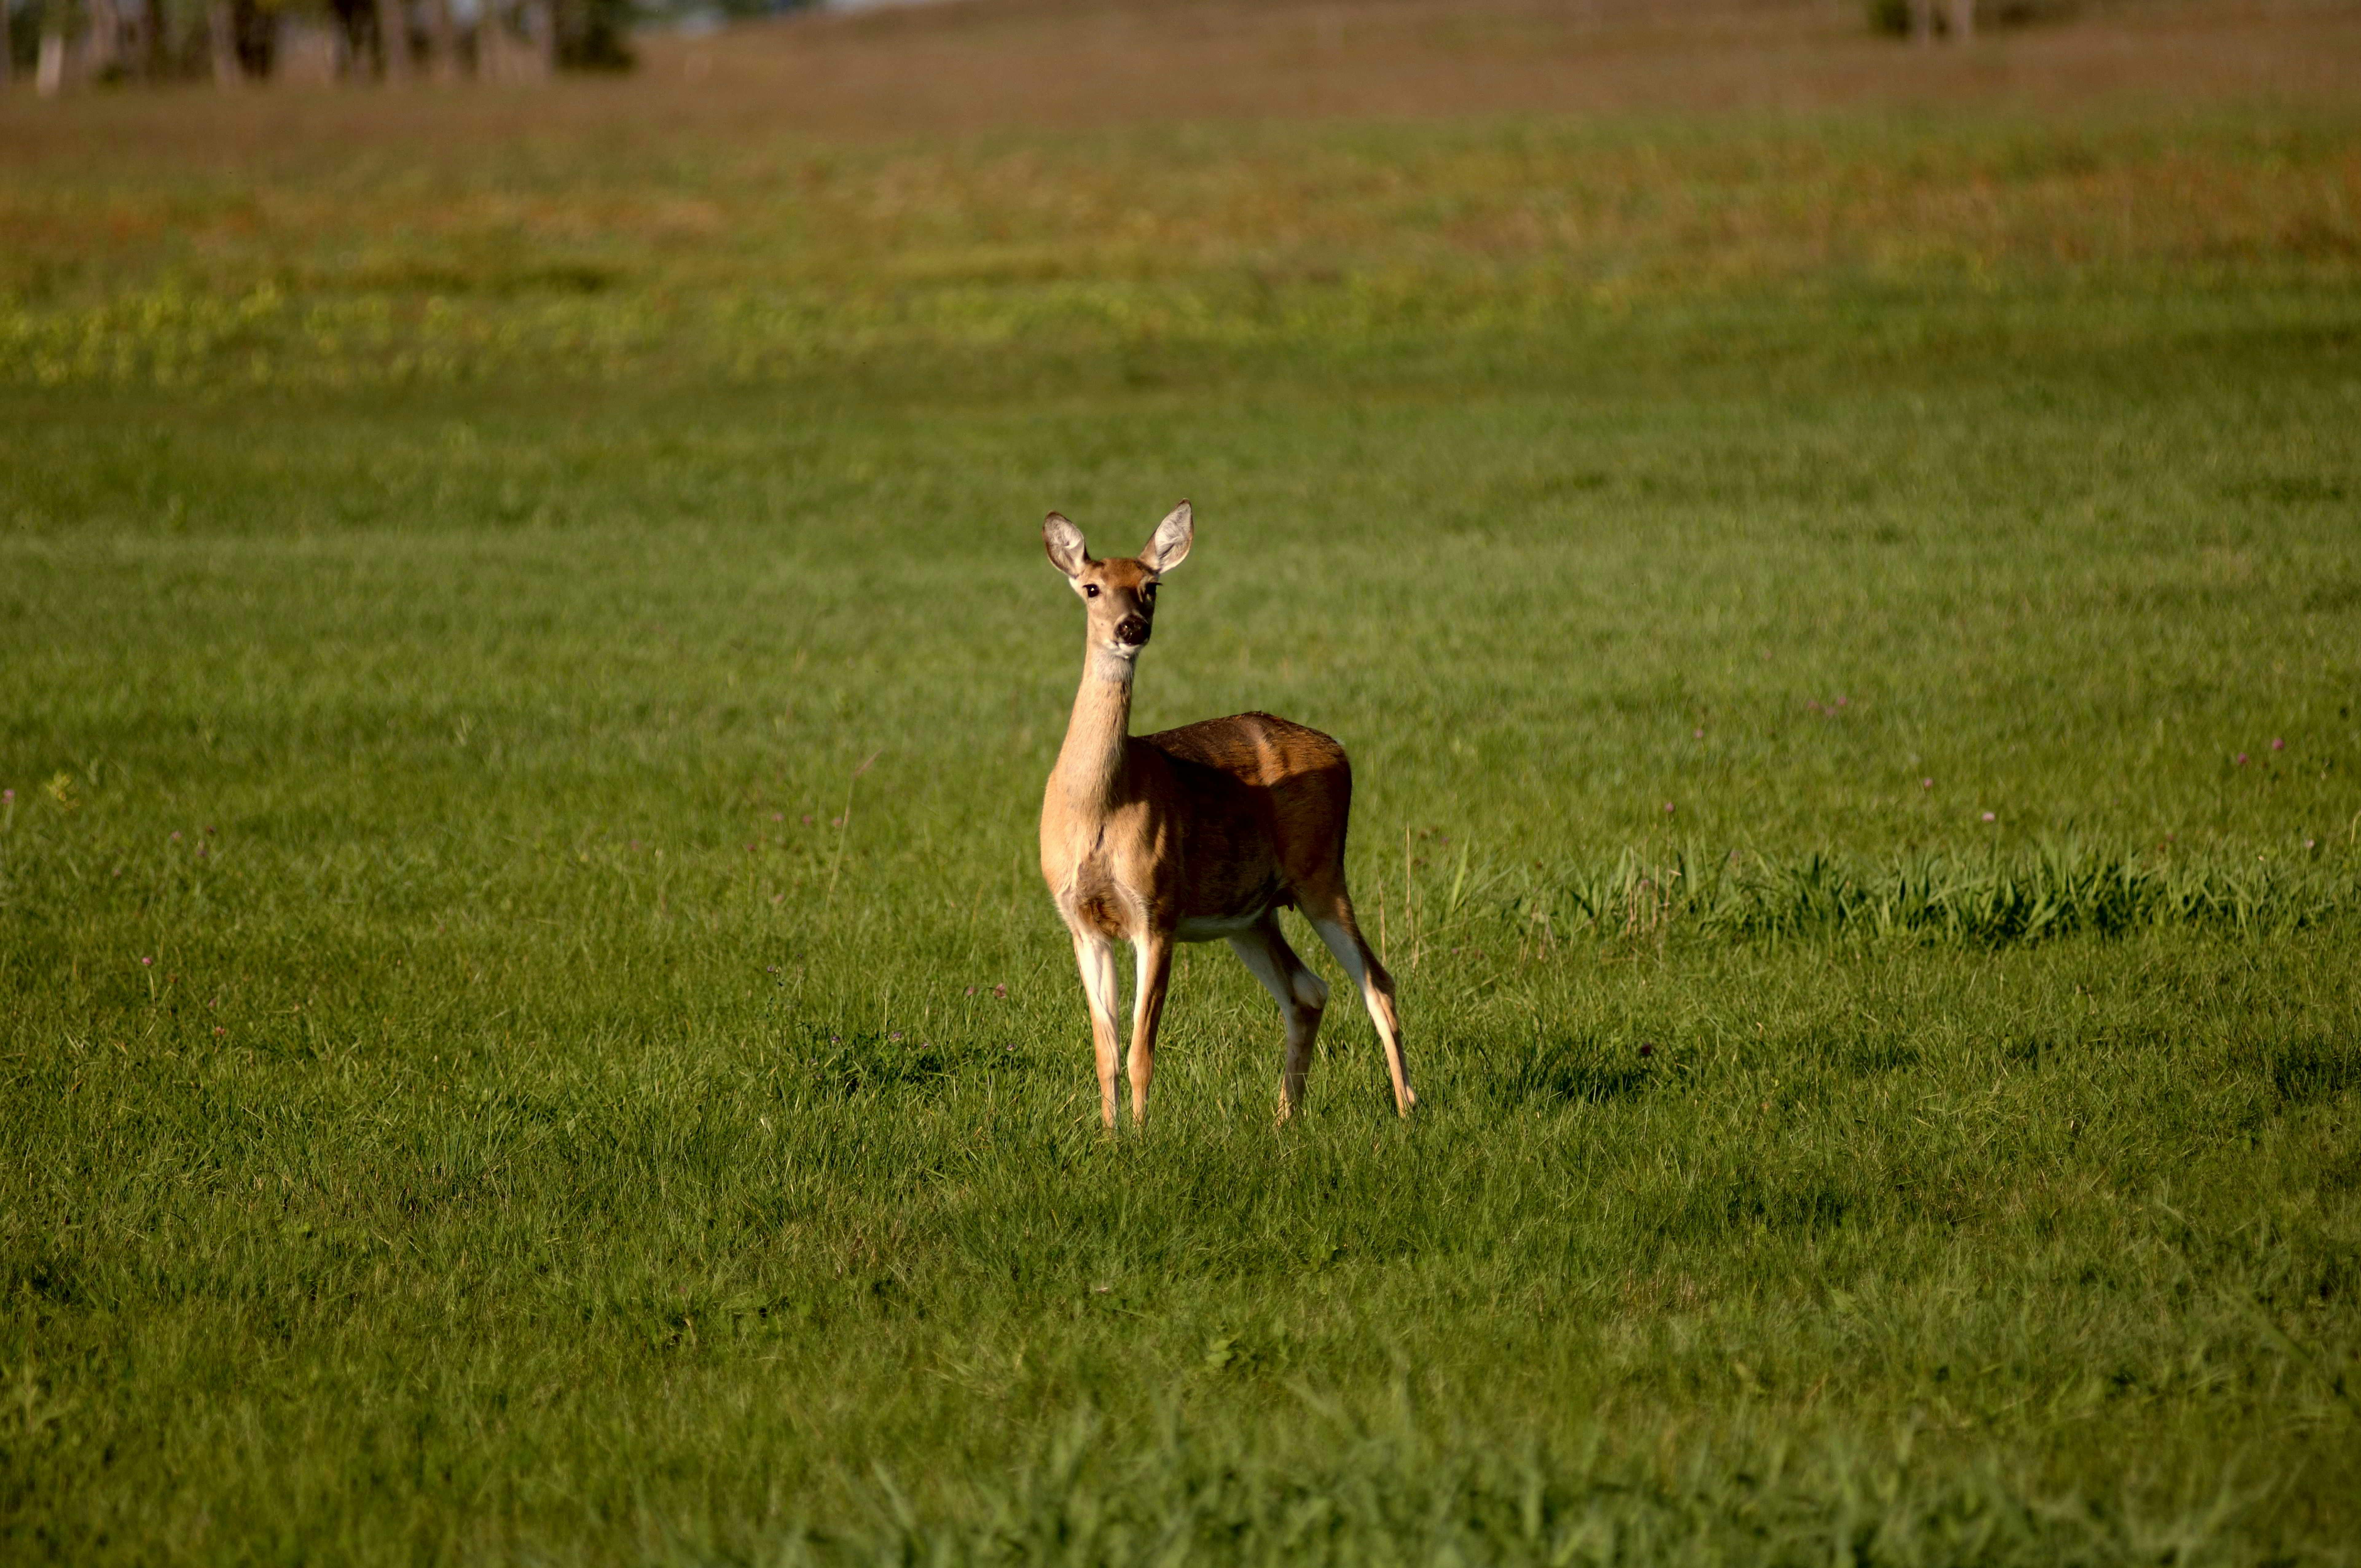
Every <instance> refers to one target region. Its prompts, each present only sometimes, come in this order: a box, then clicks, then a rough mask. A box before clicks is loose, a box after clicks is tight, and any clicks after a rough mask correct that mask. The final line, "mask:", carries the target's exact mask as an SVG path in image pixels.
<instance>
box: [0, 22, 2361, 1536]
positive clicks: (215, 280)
mask: <svg viewBox="0 0 2361 1568" xmlns="http://www.w3.org/2000/svg"><path fill="white" fill-rule="evenodd" d="M893 36H894V35H884V37H885V41H884V43H880V44H879V45H877V47H879V48H881V49H882V48H885V47H887V46H888V45H889V44H890V43H891V41H892V37H893ZM2339 36H2345V35H2339ZM2348 41H2349V38H2348ZM1831 47H1835V46H1831ZM1844 47H1846V48H1852V47H1855V46H1852V45H1850V44H1848V45H1845V46H1844ZM1861 47H1864V48H1865V47H1866V46H1861ZM1993 47H1994V48H1998V47H2000V46H1997V45H1995V46H1993ZM2012 47H2015V46H2012ZM2023 47H2025V48H2028V49H2030V48H2035V47H2047V46H2037V45H2036V44H2027V45H2025V46H2023ZM2060 47H2062V46H2060ZM672 91H673V90H672V89H669V88H664V87H663V86H662V84H661V83H660V82H654V81H646V82H639V83H624V84H620V85H611V86H609V85H591V86H577V87H568V88H565V89H563V90H554V91H553V92H551V93H548V94H546V95H544V96H543V97H540V98H537V99H535V100H533V103H534V104H537V105H539V107H536V108H534V109H533V111H532V113H533V115H538V116H540V117H539V118H538V119H537V120H531V122H530V123H529V124H526V125H525V126H523V128H522V129H521V130H520V129H518V128H517V127H515V126H511V127H509V128H510V129H511V130H515V131H516V132H517V134H515V135H513V136H510V135H505V134H504V135H502V136H500V137H493V136H491V135H489V131H488V129H487V127H488V126H489V127H490V128H491V129H499V128H500V126H502V125H504V124H505V122H502V121H500V120H499V119H498V116H497V115H495V113H494V111H493V110H490V109H487V108H484V107H483V106H482V105H480V104H471V103H455V104H454V105H453V106H452V107H451V109H450V112H449V114H448V115H444V116H443V117H441V118H438V119H434V120H431V121H425V120H420V119H419V118H418V117H417V116H415V115H412V114H411V111H410V110H409V109H408V108H407V107H406V106H405V105H404V104H401V103H394V104H386V102H385V101H384V100H383V99H382V98H371V99H369V101H368V103H366V104H361V105H360V106H358V107H356V106H354V105H355V103H356V102H357V100H355V99H348V98H335V97H327V96H322V97H316V98H303V97H301V96H294V95H284V94H279V95H274V94H257V95H254V96H253V97H252V98H250V99H248V100H247V101H244V102H241V103H236V104H226V105H224V104H216V103H214V102H213V101H212V100H211V99H209V98H200V97H197V96H195V95H192V94H183V95H166V96H164V97H163V98H160V99H157V98H148V99H141V98H135V97H132V96H129V95H126V96H123V97H120V98H91V99H84V100H82V101H79V102H73V103H61V104H56V105H42V106H36V105H32V104H27V103H25V102H23V101H22V100H21V99H19V100H12V101H10V102H8V103H5V104H0V126H5V127H6V128H8V130H9V131H10V133H11V134H12V135H14V134H18V133H21V135H20V137H19V140H18V142H17V145H18V146H19V147H20V148H26V149H27V152H26V155H25V156H24V157H23V158H22V159H20V160H19V161H18V162H16V163H15V164H13V165H12V166H11V167H10V168H9V169H8V170H6V172H5V173H0V228H5V230H6V231H7V232H8V233H10V234H11V235H13V236H16V239H15V240H14V241H13V242H12V243H10V244H9V245H7V246H6V247H5V254H0V678H5V683H6V687H7V693H8V695H7V700H6V701H5V704H0V785H5V787H7V788H8V789H9V790H10V791H11V794H10V795H9V796H8V797H7V799H6V801H5V804H0V995H5V1007H0V1138H5V1157H0V1555H5V1558H6V1560H7V1561H9V1562H12V1563H37V1562H59V1563H114V1562H121V1563H132V1562H137V1563H324V1562H340V1563H341V1562H350V1563H444V1562H454V1561H470V1562H472V1561H500V1562H507V1561H514V1562H518V1563H626V1562H630V1563H774V1562H778V1563H796V1562H802V1561H806V1560H818V1561H822V1562H830V1563H837V1562H842V1563H855V1562H858V1563H888V1562H890V1563H970V1562H996V1563H1042V1564H1050V1563H1058V1564H1078V1565H1079V1564H1101V1563H1104V1564H1118V1563H1120V1564H1133V1563H1138V1564H1150V1563H1155V1564H1166V1563H1183V1562H1189V1563H1280V1562H1285V1563H1299V1562H1314V1563H1421V1564H1424V1563H1436V1564H1441V1563H1471V1564H1472V1563H1730V1564H1755V1563H1780V1564H1786V1563H1794V1564H1805V1563H1812V1564H1820V1563H1897V1564H1900V1563H1907V1564H1936V1563H2026V1564H2037V1563H2038V1564H2049V1563H2350V1562H2353V1561H2354V1560H2355V1557H2356V1546H2355V1543H2356V1541H2361V1504H2356V1498H2361V1120H2357V1118H2361V962H2356V959H2355V956H2354V953H2355V949H2356V937H2361V843H2356V834H2361V719H2356V716H2355V713H2354V704H2355V703H2356V700H2361V689H2356V688H2361V526H2356V524H2361V437H2356V431H2361V291H2356V285H2361V115H2356V113H2355V112H2354V111H2353V109H2352V107H2351V106H2350V105H2349V104H2345V105H2339V104H2334V103H2333V102H2332V103H2323V102H2318V101H2312V100H2302V99H2281V98H2273V97H2270V96H2268V95H2266V94H2250V95H2248V96H2246V97H2236V96H2235V95H2234V96H2233V97H2231V98H2230V99H2227V100H2224V99H2222V98H2220V97H2218V96H2217V97H2215V98H2212V99H2207V100H2205V101H2203V102H2194V103H2183V102H2180V101H2179V100H2178V99H2176V97H2175V95H2174V93H2172V92H2170V91H2169V83H2168V84H2166V85H2165V87H2163V88H2159V90H2158V92H2157V93H2154V94H2151V95H2149V96H2147V97H2131V98H2126V97H2120V96H2118V97H2114V98H2107V99H2103V100H2096V101H2090V102H2075V103H2043V102H2028V101H2023V100H2017V99H2005V100H2002V99H1995V100H1987V101H1978V102H1976V103H1974V104H1967V105H1964V106H1962V105H1960V104H1949V105H1948V106H1946V105H1940V104H1938V105H1932V106H1921V107H1918V108H1908V107H1903V108H1896V107H1894V106H1892V105H1883V104H1871V103H1834V104H1824V105H1821V106H1818V107H1815V108H1812V109H1809V110H1808V111H1804V112H1797V113H1792V114H1775V115H1773V114H1757V113H1752V112H1728V113H1718V112H1710V111H1708V110H1704V109H1698V110H1684V111H1681V112H1680V113H1677V114H1675V113H1664V114H1654V115H1650V114H1642V113H1640V112H1636V111H1634V112H1628V113H1622V114H1620V115H1609V116H1606V117H1594V118H1588V119H1571V118H1566V117H1564V116H1552V115H1546V114H1538V113H1536V114H1528V115H1516V116H1510V117H1500V116H1493V117H1488V118H1482V119H1472V120H1471V119H1467V118H1465V117H1450V116H1445V117H1443V118H1439V119H1434V120H1429V121H1414V120H1396V121H1390V122H1383V123H1379V122H1371V121H1365V120H1357V119H1332V120H1316V121H1310V122H1304V121H1289V120H1285V119H1269V120H1255V121H1246V122H1241V123H1237V124H1231V125H1212V124H1185V123H1184V124H1180V125H1159V124H1156V123H1153V122H1150V121H1147V120H1142V121H1141V122H1140V123H1138V124H1135V125H1129V126H1115V127H1112V128H1101V129H1094V130H1089V131H1084V132H1071V131H1069V132H1053V131H1049V130H1038V129H1031V128H1027V127H1025V126H1008V127H1004V128H1001V129H996V130H994V129H985V130H968V131H956V132H952V131H942V132H937V131H927V132H924V133H922V134H914V135H912V136H909V137H899V138H888V139H884V140H862V139H860V138H857V137H843V138H838V139H829V138H828V137H825V136H823V135H821V134H819V133H818V132H816V131H813V130H810V129H807V128H798V129H793V130H784V131H780V132H777V133H775V134H772V135H768V136H763V137H746V136H743V135H741V134H740V133H739V132H737V131H733V132H732V134H731V135H730V136H724V135H722V134H721V133H720V132H719V130H716V129H714V128H713V127H712V126H707V125H704V123H703V122H699V121H698V120H697V119H696V117H695V115H694V114H693V113H692V112H691V110H690V109H689V108H686V107H684V106H683V104H684V103H685V102H686V100H683V99H681V98H679V97H678V96H677V95H675V96H666V95H665V94H666V93H671V92H672ZM362 96H364V97H366V96H368V95H362ZM731 102H732V103H737V104H739V105H740V109H739V111H733V112H744V113H752V111H751V110H747V109H745V107H744V102H743V101H741V100H738V99H733V100H731ZM651 105H653V106H651ZM717 112H718V111H717ZM499 113H501V114H505V113H509V111H507V110H505V109H503V110H500V111H499ZM519 113H520V114H522V111H520V112H519ZM405 115H408V116H409V118H404V116H405ZM470 115H478V116H490V117H489V118H478V119H471V118H469V116H470ZM634 115H636V116H638V117H637V118H634V117H633V116H634ZM396 124H399V125H402V126H405V127H406V128H407V132H408V135H407V139H404V140H402V141H401V142H399V143H398V144H394V143H389V141H388V140H387V139H386V137H385V136H384V132H385V130H386V127H387V126H390V125H396ZM737 124H739V122H732V125H737ZM535 127H538V128H535ZM1182 496H1187V497H1189V498H1191V499H1193V501H1194V502H1195V504H1196V507H1197V517H1198V539H1197V548H1196V551H1195V553H1194V554H1193V555H1192V556H1191V559H1190V561H1189V562H1188V564H1187V565H1186V566H1185V567H1183V568H1182V569H1181V570H1180V571H1179V572H1177V573H1176V574H1175V575H1174V576H1173V578H1172V579H1171V583H1170V587H1169V590H1168V592H1167V593H1166V595H1165V597H1164V603H1163V606H1162V613H1161V615H1160V617H1159V636H1158V638H1157V641H1156V643H1155V646H1154V647H1153V648H1152V649H1151V650H1149V652H1148V654H1147V656H1146V658H1145V660H1144V663H1143V666H1142V674H1141V677H1140V699H1139V700H1140V712H1139V715H1138V723H1139V728H1142V729H1148V728H1156V727H1161V726H1164V725H1168V724H1176V723H1180V722H1185V721H1187V720H1190V719H1192V718H1201V717H1205V716H1208V715H1212V714H1216V713H1225V712H1231V711H1235V710H1238V709H1242V708H1249V707H1262V708H1268V709H1270V710H1273V711H1276V712H1279V713H1282V714H1285V715H1288V716H1290V717H1291V718H1297V719H1300V720H1301V721H1303V722H1306V723H1310V724H1312V725H1315V726H1318V727H1320V728H1322V729H1327V730H1329V731H1331V732H1332V733H1334V734H1335V735H1336V736H1338V737H1339V738H1340V739H1341V740H1344V741H1345V744H1346V745H1347V746H1348V747H1349V748H1350V749H1351V751H1352V753H1353V755H1354V758H1355V760H1356V773H1357V780H1358V784H1359V792H1358V811H1357V814H1356V826H1355V829H1354V834H1353V844H1354V846H1355V847H1354V849H1353V851H1352V861H1351V863H1352V872H1353V876H1354V879H1355V887H1356V895H1357V898H1358V901H1359V903H1360V905H1361V908H1362V913H1363V918H1364V921H1365V923H1366V924H1367V925H1368V926H1369V927H1370V928H1371V930H1372V933H1373V935H1378V936H1380V937H1381V942H1380V945H1381V947H1382V948H1383V950H1384V951H1385V953H1386V955H1387V957H1388V959H1389V962H1390V963H1391V964H1392V966H1393V968H1394V969H1395V970H1396V972H1397V974H1398V976H1399V977H1400V981H1401V985H1402V991H1403V1004H1404V1008H1405V1013H1406V1017H1407V1022H1408V1025H1409V1031H1410V1052H1411V1069H1412V1072H1413V1075H1414V1077H1415V1079H1416V1080H1417V1081H1418V1083H1419V1086H1420V1092H1421V1098H1422V1107H1421V1110H1420V1112H1419V1114H1418V1115H1417V1117H1416V1118H1415V1119H1414V1120H1413V1121H1411V1122H1410V1123H1407V1124H1403V1123H1399V1122H1397V1120H1396V1119H1395V1118H1394V1117H1393V1116H1392V1114H1391V1113H1390V1105H1389V1100H1388V1097H1387V1095H1386V1092H1385V1090H1384V1082H1383V1079H1384V1075H1383V1070H1382V1068H1381V1065H1380V1063H1379V1061H1378V1053H1377V1049H1376V1045H1375V1041H1374V1039H1373V1038H1372V1036H1371V1034H1370V1031H1369V1028H1368V1026H1367V1022H1366V1020H1365V1019H1363V1018H1361V1017H1360V1016H1359V1015H1358V1014H1357V1013H1356V1012H1355V1011H1353V1010H1351V1009H1349V1008H1347V1007H1344V1006H1335V1007H1332V1008H1331V1010H1330V1014H1329V1022H1328V1027H1327V1028H1326V1030H1325V1032H1324V1037H1323V1048H1322V1056H1321V1058H1320V1059H1319V1061H1318V1063H1317V1065H1316V1066H1315V1068H1314V1071H1313V1077H1312V1094H1311V1100H1310V1104H1309V1107H1308V1111H1307V1113H1306V1114H1305V1115H1304V1116H1302V1117H1301V1118H1300V1119H1299V1120H1298V1121H1297V1122H1295V1123H1293V1124H1290V1125H1288V1126H1286V1127H1284V1128H1277V1127H1274V1125H1273V1123H1272V1118H1271V1112H1272V1108H1273V1105H1274V1103H1275V1099H1276V1075H1277V1069H1278V1042H1279V1023H1278V1020H1277V1018H1276V1016H1275V1015H1274V1014H1272V1012H1271V1009H1270V1007H1269V1004H1268V1000H1267V998H1265V996H1264V995H1263V993H1262V992H1260V991H1259V990H1258V989H1257V987H1255V985H1254V984H1253V982H1252V981H1251V980H1250V979H1249V978H1248V977H1247V976H1246V973H1245V972H1244V970H1242V969H1241V968H1240V967H1239V966H1238V965H1237V964H1236V962H1235V959H1232V958H1231V957H1230V956H1229V954H1228V952H1227V951H1226V949H1224V948H1219V947H1213V948H1191V949H1184V952H1183V955H1182V959H1181V961H1180V965H1179V967H1178V971H1177V975H1176V981H1175V988H1174V1001H1173V1004H1172V1007H1171V1010H1170V1013H1169V1014H1168V1017H1167V1024H1166V1031H1165V1037H1164V1045H1165V1048H1164V1050H1163V1052H1162V1053H1161V1055H1160V1057H1159V1065H1160V1066H1161V1068H1162V1071H1161V1072H1160V1073H1159V1083H1158V1089H1157V1094H1158V1103H1157V1116H1156V1120H1155V1124H1154V1125H1153V1126H1152V1128H1151V1129H1150V1130H1149V1131H1148V1133H1147V1134H1146V1135H1141V1136H1131V1135H1126V1136H1124V1137H1122V1138H1120V1139H1114V1140H1109V1139H1106V1138H1104V1137H1102V1136H1101V1135H1100V1134H1099V1132H1098V1130H1097V1127H1096V1107H1095V1085H1094V1082H1093V1078H1092V1071H1091V1066H1090V1061H1089V1044H1088V1031H1087V1027H1086V1025H1085V1020H1084V1014H1083V1010H1082V996H1081V992H1080V988H1079V986H1078V985H1077V983H1076V981H1075V977H1074V974H1073V971H1072V968H1071V959H1070V956H1069V953H1068V949H1067V946H1066V942H1065V939H1064V938H1063V935H1062V933H1061V931H1060V928H1059V927H1058V924H1057V921H1056V917H1055V916H1054V914H1053V913H1052V911H1051V909H1050V907H1049V903H1048V899H1047V896H1046V894H1045V893H1044V891H1043V890H1042V888H1041V887H1040V885H1039V882H1038V872H1036V870H1035V865H1034V861H1035V851H1034V847H1033V822H1034V818H1035V816H1036V813H1037V811H1038V800H1039V789H1040V783H1041V780H1042V779H1043V777H1044V776H1045V775H1046V773H1047V772H1048V769H1049V762H1050V760H1051V757H1052V755H1053V754H1054V751H1055V749H1056V745H1057V742H1058V739H1059V736H1060V732H1061V729H1062V726H1063V722H1064V714H1065V709H1066V706H1067V704H1068V703H1069V701H1070V700H1071V694H1072V689H1073V684H1074V681H1075V679H1076V677H1077V675H1078V674H1079V671H1080V665H1081V656H1082V650H1081V648H1080V646H1079V643H1080V618H1079V612H1078V611H1077V610H1076V609H1075V607H1074V605H1073V602H1072V600H1071V596H1070V595H1069V594H1068V593H1067V592H1066V590H1065V588H1064V587H1063V585H1062V584H1061V583H1060V580H1059V579H1058V577H1057V576H1056V575H1055V574H1054V573H1053V572H1052V571H1051V570H1050V568H1049V565H1047V563H1046V562H1045V561H1044V560H1043V558H1042V554H1041V549H1040V544H1039V542H1038V525H1039V519H1040V515H1041V513H1042V512H1043V511H1044V510H1047V509H1048V508H1049V507H1052V506H1055V507H1058V508H1060V510H1064V511H1066V512H1068V513H1069V514H1071V516H1073V517H1074V518H1076V519H1077V520H1078V521H1081V522H1082V525H1083V526H1084V527H1085V529H1086V530H1088V531H1089V532H1090V533H1091V536H1092V540H1093V545H1094V546H1097V547H1100V548H1102V549H1105V550H1117V551H1120V552H1122V553H1126V554H1127V553H1129V552H1130V551H1131V550H1132V549H1134V548H1136V547H1137V545H1138V544H1139V543H1141V541H1142V540H1143V539H1144V538H1145V536H1146V533H1147V531H1148V528H1149V526H1150V525H1151V524H1152V523H1153V521H1154V520H1155V519H1156V518H1157V517H1159V516H1160V515H1161V514H1162V512H1163V510H1165V509H1166V508H1167V507H1169V506H1170V504H1171V503H1172V502H1173V501H1174V500H1176V499H1179V498H1180V497H1182ZM1297 929H1298V930H1299V931H1300V930H1301V927H1297ZM1302 947H1303V950H1304V951H1305V952H1306V953H1307V954H1310V953H1312V952H1314V951H1316V949H1317V944H1316V943H1312V942H1309V941H1307V942H1306V943H1304V944H1302ZM1318 961H1319V963H1320V964H1321V965H1322V967H1323V970H1324V969H1325V968H1326V967H1327V966H1326V960H1325V957H1324V954H1323V955H1322V956H1321V957H1320V959H1319V960H1318Z"/></svg>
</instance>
